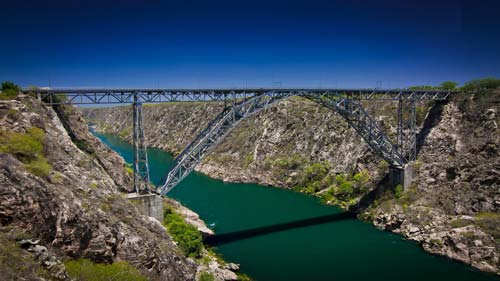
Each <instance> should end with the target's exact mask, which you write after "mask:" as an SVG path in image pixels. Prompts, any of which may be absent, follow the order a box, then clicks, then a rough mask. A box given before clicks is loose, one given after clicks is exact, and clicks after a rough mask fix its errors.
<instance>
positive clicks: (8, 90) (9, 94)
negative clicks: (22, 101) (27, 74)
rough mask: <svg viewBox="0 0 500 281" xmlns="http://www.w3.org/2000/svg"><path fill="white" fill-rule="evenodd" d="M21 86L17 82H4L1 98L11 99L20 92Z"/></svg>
mask: <svg viewBox="0 0 500 281" xmlns="http://www.w3.org/2000/svg"><path fill="white" fill-rule="evenodd" d="M19 90H20V88H19V86H17V85H16V84H14V83H12V82H10V81H5V82H3V83H2V93H1V94H0V100H10V99H13V98H15V97H16V96H17V95H18V94H19Z"/></svg>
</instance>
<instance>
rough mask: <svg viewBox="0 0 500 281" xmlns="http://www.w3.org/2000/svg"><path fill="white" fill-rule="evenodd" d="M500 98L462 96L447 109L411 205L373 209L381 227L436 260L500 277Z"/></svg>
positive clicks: (430, 139) (427, 148)
mask: <svg viewBox="0 0 500 281" xmlns="http://www.w3.org/2000/svg"><path fill="white" fill-rule="evenodd" d="M499 97H500V93H499V92H495V93H488V94H483V95H476V96H460V97H457V99H456V100H455V101H452V102H449V103H448V104H447V105H446V106H444V108H443V112H442V114H441V118H440V119H441V120H440V122H439V123H438V124H436V126H434V127H433V128H432V130H430V131H429V133H428V135H427V138H426V139H425V145H423V146H422V149H421V151H420V153H419V155H418V159H417V161H416V162H415V163H414V166H415V169H414V170H415V175H414V182H415V184H414V186H413V189H412V190H411V192H410V194H409V195H408V196H407V198H401V199H399V200H397V199H395V200H388V201H386V202H385V204H381V205H380V206H372V208H371V210H370V211H371V212H373V213H372V215H373V216H372V217H373V220H374V223H375V225H377V226H379V227H380V228H382V229H386V230H392V231H395V232H398V233H401V234H403V235H404V236H406V237H408V238H410V239H412V240H416V241H418V242H420V243H422V246H423V247H424V249H425V250H427V251H429V252H431V253H436V254H440V255H445V256H448V257H451V258H453V259H456V260H459V261H462V262H464V263H467V264H470V265H472V266H474V267H477V268H479V269H482V270H485V271H491V272H498V270H499V265H500V263H499V259H500V243H499V238H500V235H499V234H500V232H499V230H500V224H499V223H500V204H499V203H500V130H499V129H498V124H499V122H500V116H499V115H498V114H497V112H499V109H500V104H499V103H498V98H499ZM401 206H403V207H404V208H402V207H401Z"/></svg>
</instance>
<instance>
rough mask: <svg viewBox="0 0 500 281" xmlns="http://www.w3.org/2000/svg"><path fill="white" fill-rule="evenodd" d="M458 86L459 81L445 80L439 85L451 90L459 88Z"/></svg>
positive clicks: (443, 88)
mask: <svg viewBox="0 0 500 281" xmlns="http://www.w3.org/2000/svg"><path fill="white" fill-rule="evenodd" d="M457 86H458V83H457V82H453V81H445V82H443V83H441V84H440V85H439V88H441V90H445V91H451V90H455V89H456V88H457Z"/></svg>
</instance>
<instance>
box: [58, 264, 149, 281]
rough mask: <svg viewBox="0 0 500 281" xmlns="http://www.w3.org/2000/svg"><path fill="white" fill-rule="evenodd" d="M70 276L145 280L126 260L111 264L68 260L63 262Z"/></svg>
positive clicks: (92, 280)
mask: <svg viewBox="0 0 500 281" xmlns="http://www.w3.org/2000/svg"><path fill="white" fill-rule="evenodd" d="M64 265H65V267H66V271H67V272H68V274H69V275H70V277H71V278H73V279H75V280H77V281H108V280H121V281H122V280H123V281H143V280H144V281H146V280H147V278H146V277H145V276H144V275H142V274H141V273H140V272H139V271H138V270H137V269H136V268H134V267H132V266H130V265H129V264H128V263H127V262H124V261H120V262H115V263H112V264H102V263H93V262H92V261H90V260H87V259H79V260H70V261H67V262H65V263H64Z"/></svg>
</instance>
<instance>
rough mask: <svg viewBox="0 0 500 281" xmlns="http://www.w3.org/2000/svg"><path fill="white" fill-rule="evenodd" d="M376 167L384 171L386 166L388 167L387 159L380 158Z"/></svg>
mask: <svg viewBox="0 0 500 281" xmlns="http://www.w3.org/2000/svg"><path fill="white" fill-rule="evenodd" d="M378 168H379V169H380V170H382V171H385V170H387V168H389V163H387V161H385V160H380V162H378Z"/></svg>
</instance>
